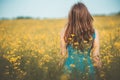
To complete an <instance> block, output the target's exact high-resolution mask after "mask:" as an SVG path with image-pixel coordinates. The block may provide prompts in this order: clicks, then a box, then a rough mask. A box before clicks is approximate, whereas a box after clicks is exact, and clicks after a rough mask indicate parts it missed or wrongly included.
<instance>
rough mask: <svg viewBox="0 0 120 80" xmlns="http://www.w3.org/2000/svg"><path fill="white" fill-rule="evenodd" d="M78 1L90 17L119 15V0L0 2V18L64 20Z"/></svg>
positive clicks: (22, 0)
mask: <svg viewBox="0 0 120 80" xmlns="http://www.w3.org/2000/svg"><path fill="white" fill-rule="evenodd" d="M78 1H81V2H83V3H84V4H85V5H86V6H87V8H88V10H89V11H90V13H91V14H92V15H111V14H117V13H120V7H119V3H120V1H119V0H100V1H98V0H94V1H89V0H52V1H48V0H0V18H1V19H2V18H16V17H18V16H23V17H32V18H66V17H67V16H68V12H69V10H70V8H71V7H72V5H73V4H74V3H77V2H78Z"/></svg>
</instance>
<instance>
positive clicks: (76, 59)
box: [64, 33, 96, 80]
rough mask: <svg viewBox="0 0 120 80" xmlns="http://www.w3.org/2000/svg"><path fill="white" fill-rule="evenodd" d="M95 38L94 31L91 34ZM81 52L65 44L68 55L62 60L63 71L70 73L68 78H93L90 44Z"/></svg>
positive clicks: (72, 79)
mask: <svg viewBox="0 0 120 80" xmlns="http://www.w3.org/2000/svg"><path fill="white" fill-rule="evenodd" d="M92 37H93V39H95V37H96V36H95V33H94V34H93V35H92ZM85 50H86V51H84V52H82V51H80V50H77V49H75V48H73V47H72V46H71V45H70V44H69V45H68V46H67V51H68V57H67V58H66V59H65V62H64V73H66V74H70V80H95V69H94V66H93V63H92V60H91V58H90V52H91V46H90V47H88V48H86V49H85Z"/></svg>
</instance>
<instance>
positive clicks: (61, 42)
mask: <svg viewBox="0 0 120 80" xmlns="http://www.w3.org/2000/svg"><path fill="white" fill-rule="evenodd" d="M64 33H65V28H63V29H62V31H61V33H60V47H61V54H62V55H63V56H65V55H66V52H67V50H66V44H65V41H64Z"/></svg>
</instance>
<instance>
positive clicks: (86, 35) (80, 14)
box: [64, 2, 95, 50]
mask: <svg viewBox="0 0 120 80" xmlns="http://www.w3.org/2000/svg"><path fill="white" fill-rule="evenodd" d="M66 27H67V28H66V31H65V34H64V40H65V43H66V44H67V45H68V44H72V45H73V47H75V48H77V49H80V50H84V48H85V46H84V43H87V44H92V42H93V38H92V35H93V33H94V32H95V30H94V28H93V17H92V16H91V14H90V13H89V11H88V9H87V7H86V6H85V5H84V4H83V3H81V2H78V3H76V4H74V5H73V6H72V8H71V10H70V12H69V16H68V23H67V26H66Z"/></svg>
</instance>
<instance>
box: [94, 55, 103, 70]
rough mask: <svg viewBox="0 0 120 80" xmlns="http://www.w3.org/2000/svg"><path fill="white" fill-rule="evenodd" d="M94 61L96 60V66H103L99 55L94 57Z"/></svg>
mask: <svg viewBox="0 0 120 80" xmlns="http://www.w3.org/2000/svg"><path fill="white" fill-rule="evenodd" d="M93 62H94V66H95V67H97V68H99V69H100V68H102V62H101V60H100V58H99V56H94V57H93Z"/></svg>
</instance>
